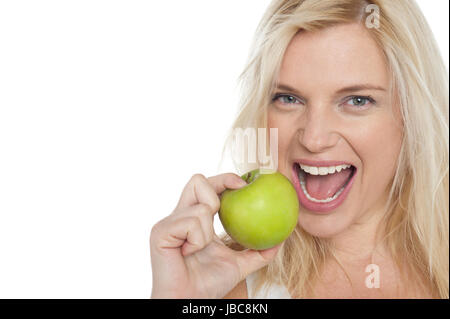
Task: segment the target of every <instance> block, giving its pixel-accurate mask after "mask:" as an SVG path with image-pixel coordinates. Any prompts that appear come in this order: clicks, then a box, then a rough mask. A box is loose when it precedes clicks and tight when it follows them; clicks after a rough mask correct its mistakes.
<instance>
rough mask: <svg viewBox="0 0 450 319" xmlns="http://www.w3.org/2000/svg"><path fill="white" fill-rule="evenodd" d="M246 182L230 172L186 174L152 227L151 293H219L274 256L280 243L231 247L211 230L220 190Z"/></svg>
mask: <svg viewBox="0 0 450 319" xmlns="http://www.w3.org/2000/svg"><path fill="white" fill-rule="evenodd" d="M245 185H246V183H245V181H243V180H242V179H241V178H240V177H239V176H238V175H236V174H231V173H228V174H221V175H217V176H213V177H209V178H206V177H204V176H203V175H200V174H196V175H194V176H193V177H192V178H191V179H190V181H189V182H188V183H187V185H186V186H185V188H184V190H183V192H182V194H181V197H180V200H179V202H178V205H177V206H176V208H175V210H174V211H173V212H172V214H170V215H169V216H167V217H166V218H164V219H162V220H161V221H159V222H158V223H157V224H156V225H155V226H153V228H152V232H151V236H150V252H151V260H152V273H153V288H152V298H222V297H224V296H225V295H226V294H227V293H228V292H229V291H231V290H232V289H233V288H234V287H235V286H236V285H237V284H238V283H239V282H240V281H241V280H243V279H244V278H246V277H247V276H248V275H249V274H250V273H252V272H254V271H256V270H258V269H259V268H261V267H263V266H265V265H266V264H267V263H268V262H269V261H270V260H271V259H272V258H273V257H274V256H275V254H276V252H277V251H278V248H279V246H276V247H274V248H271V249H267V250H265V251H255V250H244V251H234V250H232V249H230V248H228V247H227V246H225V244H224V243H223V242H222V241H221V240H220V239H219V238H218V237H217V235H216V234H215V233H214V227H213V221H214V215H215V214H216V213H217V211H218V210H219V208H220V199H219V196H218V195H220V194H221V193H222V192H223V191H224V190H225V189H227V188H231V189H236V188H240V187H242V186H245Z"/></svg>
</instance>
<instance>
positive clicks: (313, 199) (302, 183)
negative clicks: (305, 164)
mask: <svg viewBox="0 0 450 319" xmlns="http://www.w3.org/2000/svg"><path fill="white" fill-rule="evenodd" d="M298 177H299V179H300V187H301V188H302V190H303V193H304V194H305V195H306V198H308V199H309V200H310V201H312V202H314V203H329V202H331V201H334V200H335V199H336V198H338V196H339V195H341V193H342V192H343V191H344V188H345V185H344V186H342V188H341V189H340V190H338V191H337V193H336V194H334V195H333V197H328V198H326V199H316V198H314V197H311V195H309V194H308V191H307V190H306V185H305V177H304V176H303V174H302V172H300V173H299V174H298Z"/></svg>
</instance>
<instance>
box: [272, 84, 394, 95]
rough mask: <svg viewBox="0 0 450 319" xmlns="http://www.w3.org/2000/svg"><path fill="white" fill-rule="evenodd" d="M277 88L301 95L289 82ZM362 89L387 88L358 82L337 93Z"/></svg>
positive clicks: (378, 89) (382, 89)
mask: <svg viewBox="0 0 450 319" xmlns="http://www.w3.org/2000/svg"><path fill="white" fill-rule="evenodd" d="M276 88H277V89H280V90H286V91H290V92H292V93H295V94H297V95H300V96H301V93H300V92H299V91H298V90H296V89H294V88H293V87H291V86H289V85H287V84H283V83H280V84H278V85H276ZM362 90H377V91H386V89H385V88H383V87H381V86H377V85H372V84H356V85H351V86H346V87H343V88H341V89H339V90H337V91H336V94H342V93H348V92H356V91H362Z"/></svg>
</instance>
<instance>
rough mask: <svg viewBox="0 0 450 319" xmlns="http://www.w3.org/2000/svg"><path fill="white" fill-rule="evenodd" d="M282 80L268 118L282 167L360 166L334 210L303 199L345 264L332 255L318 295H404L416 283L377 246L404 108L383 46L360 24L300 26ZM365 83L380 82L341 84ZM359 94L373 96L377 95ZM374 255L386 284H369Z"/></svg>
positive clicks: (314, 225) (302, 215) (312, 228)
mask: <svg viewBox="0 0 450 319" xmlns="http://www.w3.org/2000/svg"><path fill="white" fill-rule="evenodd" d="M277 83H278V84H279V85H278V89H277V90H276V91H275V94H274V95H276V94H286V95H285V96H282V97H278V98H276V99H275V100H274V101H273V103H272V105H271V106H270V107H269V110H268V124H269V127H276V128H278V139H279V141H278V144H279V154H278V158H279V171H280V172H282V173H283V174H284V175H286V176H287V177H288V178H290V179H291V181H292V166H293V163H294V162H295V160H296V159H300V158H302V159H310V160H342V161H345V162H349V163H351V164H353V165H354V166H355V167H356V168H357V175H356V179H355V181H354V184H353V186H352V189H351V190H350V193H349V195H348V197H347V198H346V199H345V201H344V202H343V203H342V204H341V205H340V206H339V207H337V208H336V209H335V210H333V211H331V212H327V213H317V212H313V211H308V210H307V209H306V208H304V207H302V206H300V211H299V219H298V222H299V224H300V226H301V227H302V228H303V229H304V230H306V231H307V232H308V233H310V234H311V235H314V236H317V237H320V238H327V239H329V240H330V241H331V242H332V243H333V244H334V246H335V247H336V257H337V258H338V259H339V260H340V261H341V262H342V266H343V267H341V266H339V265H338V264H337V263H336V262H333V261H330V262H328V263H327V264H326V265H325V268H324V270H323V274H322V275H323V276H322V281H321V282H318V283H317V284H316V286H315V294H316V296H319V297H321V298H326V297H332V298H336V297H337V298H341V297H342V298H354V297H361V298H371V297H373V298H377V297H398V296H399V295H402V296H405V294H406V291H407V290H408V289H409V288H411V287H409V288H408V289H406V286H405V285H404V284H403V283H401V282H400V280H399V276H398V270H397V269H396V268H395V266H394V264H393V262H392V259H391V258H390V257H389V254H388V253H387V250H386V249H385V247H382V246H376V243H377V240H378V239H379V238H380V235H381V233H379V232H377V230H380V229H382V227H381V226H382V225H381V220H382V217H383V215H384V213H385V212H384V210H383V207H384V205H385V203H386V201H387V194H388V190H389V188H390V186H391V184H392V179H393V177H394V174H395V169H396V162H397V159H398V156H399V152H400V148H401V143H402V121H401V116H400V109H399V106H398V104H397V103H395V102H394V101H395V99H394V98H393V97H392V96H390V94H389V84H390V77H389V74H388V68H387V66H386V63H385V60H384V58H383V54H382V51H381V50H380V49H379V48H378V47H377V45H376V43H375V41H374V40H373V39H372V38H371V37H370V35H369V34H368V33H367V30H365V28H364V27H363V26H360V25H358V24H348V25H339V26H336V27H332V28H327V29H325V30H321V31H319V32H315V33H310V32H309V33H308V32H306V33H298V34H297V35H296V36H295V37H294V38H293V40H292V41H291V43H290V45H289V46H288V48H287V51H286V53H285V56H284V59H283V62H282V66H281V71H280V74H279V76H278V79H277ZM366 84H368V85H370V86H373V87H376V89H375V88H370V89H368V88H364V89H353V90H349V91H345V92H340V90H342V89H343V88H346V87H353V86H358V85H366ZM284 86H289V87H290V88H291V89H287V88H285V87H284ZM352 96H363V97H365V96H370V97H371V98H373V100H374V102H372V101H370V100H369V99H365V98H363V99H352ZM371 263H375V264H377V265H378V266H380V274H381V275H380V277H381V278H382V281H381V288H378V289H368V288H367V287H366V286H365V278H366V277H367V276H368V273H366V272H365V267H366V266H367V265H369V264H371ZM342 268H344V269H345V272H346V273H347V274H348V276H349V277H350V281H349V279H348V278H347V277H346V275H345V273H344V271H343V269H342ZM350 282H352V283H353V287H352V285H351V284H350ZM409 290H410V289H409ZM421 296H422V297H423V295H421Z"/></svg>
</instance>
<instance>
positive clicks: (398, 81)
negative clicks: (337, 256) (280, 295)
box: [224, 0, 449, 298]
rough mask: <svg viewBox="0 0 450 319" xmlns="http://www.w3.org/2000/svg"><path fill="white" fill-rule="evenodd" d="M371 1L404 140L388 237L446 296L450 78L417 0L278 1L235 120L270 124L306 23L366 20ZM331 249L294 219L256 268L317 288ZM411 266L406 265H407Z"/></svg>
mask: <svg viewBox="0 0 450 319" xmlns="http://www.w3.org/2000/svg"><path fill="white" fill-rule="evenodd" d="M369 4H374V5H376V6H378V8H379V14H380V16H379V25H378V26H377V27H376V28H370V29H367V30H368V32H369V33H370V34H371V36H372V37H373V39H374V40H375V41H376V42H377V43H378V45H379V47H380V48H381V49H382V51H383V54H384V56H385V59H386V61H387V65H388V67H389V71H390V73H391V77H392V81H391V82H392V87H391V90H392V93H394V95H395V96H396V97H397V98H398V102H399V105H400V108H401V114H402V120H403V131H404V132H403V143H402V147H401V150H400V156H399V159H398V165H397V171H396V174H395V176H394V178H393V182H392V187H391V189H390V193H389V200H388V202H387V203H386V210H387V213H386V214H385V223H384V225H386V228H385V229H384V234H385V237H384V243H385V244H386V245H387V247H389V248H390V252H391V254H392V256H393V258H394V260H395V261H396V263H397V265H399V266H400V265H403V266H405V267H406V268H407V269H409V271H411V273H410V274H414V275H416V276H417V278H424V282H423V285H424V286H426V287H429V288H431V290H432V294H433V296H435V297H439V298H448V297H449V293H448V290H449V282H448V277H449V232H448V227H449V220H448V207H449V200H448V199H449V196H448V191H449V187H448V186H449V180H448V168H449V158H448V148H449V145H448V109H449V105H448V80H447V77H448V75H447V72H446V67H445V66H444V64H443V61H442V57H441V56H440V53H439V50H438V47H437V45H436V42H435V40H434V38H433V35H432V32H431V30H430V28H429V26H428V24H427V22H426V20H425V18H424V17H423V15H422V13H421V12H420V9H419V8H418V6H417V4H416V3H415V2H414V1H410V0H397V1H391V0H374V1H364V0H275V1H273V2H272V3H271V4H270V6H269V8H268V9H267V11H266V13H265V15H264V16H263V18H262V20H261V22H260V24H259V26H258V28H257V32H256V37H255V40H254V43H253V46H252V49H251V55H250V57H249V61H248V63H247V66H246V67H245V69H244V71H243V73H242V74H241V76H240V83H241V92H242V96H241V101H240V110H239V113H238V115H237V118H236V120H235V122H234V124H233V126H232V128H231V130H230V134H229V138H228V139H227V142H226V143H225V148H224V150H225V149H227V148H228V147H229V146H230V143H231V135H232V134H231V132H232V130H233V129H234V128H245V127H255V128H256V127H267V112H266V110H267V107H268V105H269V104H270V97H271V95H272V93H273V89H274V84H275V82H274V81H275V79H276V75H277V74H278V72H279V70H280V66H281V62H282V58H283V56H284V52H285V50H286V48H287V46H288V44H289V43H290V41H291V39H292V38H293V36H294V35H295V34H296V33H297V32H298V31H299V30H305V31H307V32H309V31H311V32H313V31H316V30H320V29H324V28H327V27H330V26H333V25H337V24H343V23H361V24H364V23H365V22H366V17H367V15H368V13H366V11H365V9H366V7H367V6H368V5H369ZM330 255H333V253H332V247H331V246H330V244H329V243H328V242H327V241H326V240H323V239H320V238H317V237H313V236H312V235H310V234H308V233H307V232H305V231H304V230H303V229H302V228H301V227H300V226H297V228H296V229H295V231H294V232H293V234H292V235H291V236H290V237H289V238H288V239H287V240H286V241H285V242H284V244H283V246H282V248H281V249H280V251H279V253H278V255H277V257H276V258H275V260H274V261H273V262H271V263H270V264H269V265H268V266H267V267H265V268H263V269H262V270H261V271H260V272H259V279H260V280H259V286H261V284H262V283H263V282H265V281H269V282H276V283H282V284H284V285H286V286H287V288H288V289H289V291H290V292H291V294H293V295H294V296H296V297H303V296H307V295H308V294H310V293H311V288H312V287H311V283H312V282H313V279H314V278H318V277H319V274H320V270H321V267H322V265H323V264H324V262H325V261H326V259H327V258H328V257H329V256H330ZM408 273H409V272H408Z"/></svg>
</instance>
